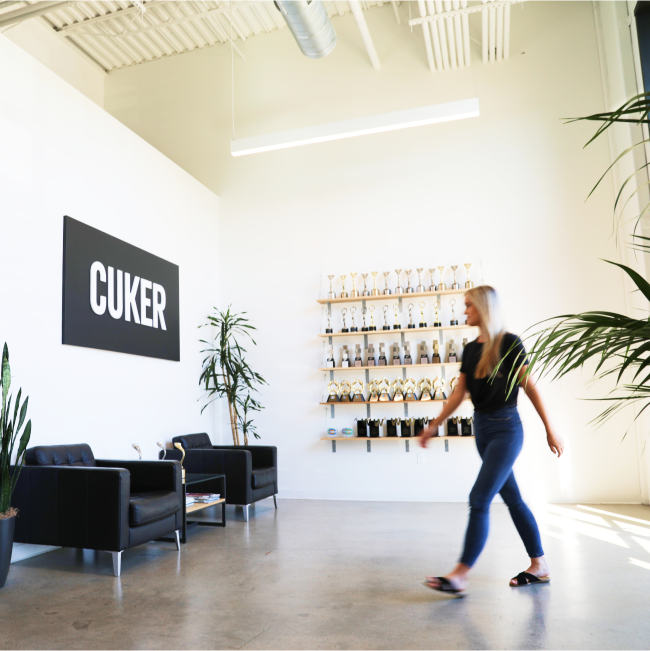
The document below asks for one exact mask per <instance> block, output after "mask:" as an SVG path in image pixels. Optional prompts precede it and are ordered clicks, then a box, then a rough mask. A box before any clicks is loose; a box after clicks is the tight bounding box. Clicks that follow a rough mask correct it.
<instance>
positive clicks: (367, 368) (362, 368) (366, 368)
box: [318, 362, 460, 371]
mask: <svg viewBox="0 0 650 651" xmlns="http://www.w3.org/2000/svg"><path fill="white" fill-rule="evenodd" d="M432 366H460V362H442V363H440V364H388V366H350V367H349V368H343V367H341V366H335V367H334V368H323V367H321V368H319V369H318V370H319V371H373V370H375V371H376V370H379V371H381V370H384V371H385V370H387V369H391V368H418V369H423V368H430V367H432Z"/></svg>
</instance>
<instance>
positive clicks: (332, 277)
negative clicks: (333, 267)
mask: <svg viewBox="0 0 650 651" xmlns="http://www.w3.org/2000/svg"><path fill="white" fill-rule="evenodd" d="M327 277H328V278H329V279H330V291H329V294H328V295H327V298H336V294H335V293H334V288H333V287H332V281H333V280H334V274H332V275H331V276H327Z"/></svg>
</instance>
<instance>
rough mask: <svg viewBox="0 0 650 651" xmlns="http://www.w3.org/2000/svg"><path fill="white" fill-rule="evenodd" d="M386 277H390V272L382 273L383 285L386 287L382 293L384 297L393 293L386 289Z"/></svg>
mask: <svg viewBox="0 0 650 651" xmlns="http://www.w3.org/2000/svg"><path fill="white" fill-rule="evenodd" d="M388 276H390V271H384V283H385V285H386V286H385V287H384V292H383V293H384V296H388V295H389V294H392V293H393V292H392V291H391V290H390V289H388Z"/></svg>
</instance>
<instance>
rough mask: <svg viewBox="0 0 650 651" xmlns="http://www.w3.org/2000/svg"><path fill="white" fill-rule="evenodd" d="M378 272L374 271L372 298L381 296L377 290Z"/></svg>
mask: <svg viewBox="0 0 650 651" xmlns="http://www.w3.org/2000/svg"><path fill="white" fill-rule="evenodd" d="M378 273H379V272H378V271H373V272H372V280H373V288H372V291H371V292H370V295H371V296H379V290H378V289H377V274H378Z"/></svg>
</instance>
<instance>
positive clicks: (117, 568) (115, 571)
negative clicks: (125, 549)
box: [111, 552, 122, 576]
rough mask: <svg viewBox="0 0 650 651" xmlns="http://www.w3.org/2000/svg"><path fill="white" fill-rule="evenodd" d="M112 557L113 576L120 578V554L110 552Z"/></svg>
mask: <svg viewBox="0 0 650 651" xmlns="http://www.w3.org/2000/svg"><path fill="white" fill-rule="evenodd" d="M111 556H112V557H113V574H114V575H115V576H120V574H121V573H122V552H111Z"/></svg>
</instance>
